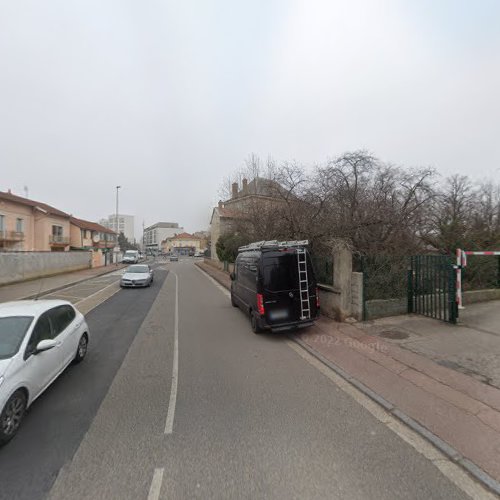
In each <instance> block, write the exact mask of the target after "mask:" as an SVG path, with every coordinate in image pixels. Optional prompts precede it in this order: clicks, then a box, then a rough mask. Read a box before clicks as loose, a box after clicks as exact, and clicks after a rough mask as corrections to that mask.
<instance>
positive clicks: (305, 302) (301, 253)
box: [297, 248, 311, 319]
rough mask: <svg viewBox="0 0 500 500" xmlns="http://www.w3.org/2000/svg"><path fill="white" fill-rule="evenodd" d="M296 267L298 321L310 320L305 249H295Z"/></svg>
mask: <svg viewBox="0 0 500 500" xmlns="http://www.w3.org/2000/svg"><path fill="white" fill-rule="evenodd" d="M297 265H298V269H299V290H300V319H310V318H311V305H310V303H309V279H308V277H307V254H306V249H305V248H297Z"/></svg>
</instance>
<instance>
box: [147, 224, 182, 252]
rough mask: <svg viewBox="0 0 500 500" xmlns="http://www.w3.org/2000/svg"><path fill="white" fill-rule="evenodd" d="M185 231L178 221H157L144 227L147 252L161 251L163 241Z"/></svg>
mask: <svg viewBox="0 0 500 500" xmlns="http://www.w3.org/2000/svg"><path fill="white" fill-rule="evenodd" d="M182 232H184V228H182V227H179V224H178V223H177V222H157V223H156V224H153V225H152V226H149V227H146V228H144V235H143V243H144V248H145V250H146V252H147V253H155V254H157V253H160V252H161V248H162V245H161V243H162V241H164V240H167V239H168V238H172V237H173V236H175V235H176V234H180V233H182Z"/></svg>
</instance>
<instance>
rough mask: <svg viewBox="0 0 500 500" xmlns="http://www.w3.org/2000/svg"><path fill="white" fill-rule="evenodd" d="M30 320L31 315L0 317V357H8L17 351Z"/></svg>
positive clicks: (31, 319) (31, 318)
mask: <svg viewBox="0 0 500 500" xmlns="http://www.w3.org/2000/svg"><path fill="white" fill-rule="evenodd" d="M32 321H33V317H32V316H7V317H4V318H0V359H9V358H11V357H12V356H14V355H15V354H16V353H17V351H18V350H19V347H20V346H21V343H22V341H23V339H24V336H25V335H26V332H27V331H28V328H29V327H30V325H31V322H32Z"/></svg>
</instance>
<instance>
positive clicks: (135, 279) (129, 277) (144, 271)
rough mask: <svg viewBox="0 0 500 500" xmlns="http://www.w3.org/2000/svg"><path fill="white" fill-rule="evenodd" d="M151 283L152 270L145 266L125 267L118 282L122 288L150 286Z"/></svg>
mask: <svg viewBox="0 0 500 500" xmlns="http://www.w3.org/2000/svg"><path fill="white" fill-rule="evenodd" d="M151 283H153V270H152V269H151V268H150V267H149V266H148V265H147V264H135V265H133V266H129V267H127V269H126V270H125V272H124V273H123V275H122V278H121V280H120V286H121V287H122V288H125V287H132V288H137V287H144V286H151Z"/></svg>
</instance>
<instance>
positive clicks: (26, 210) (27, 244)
mask: <svg viewBox="0 0 500 500" xmlns="http://www.w3.org/2000/svg"><path fill="white" fill-rule="evenodd" d="M69 249H70V215H69V214H67V213H65V212H63V211H61V210H58V209H57V208H54V207H52V206H50V205H47V204H46V203H42V202H38V201H35V200H30V199H28V198H23V197H22V196H17V195H14V194H12V193H11V192H10V191H8V192H3V191H0V250H1V251H24V252H34V251H47V252H50V251H52V252H56V251H59V252H61V251H68V250H69Z"/></svg>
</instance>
